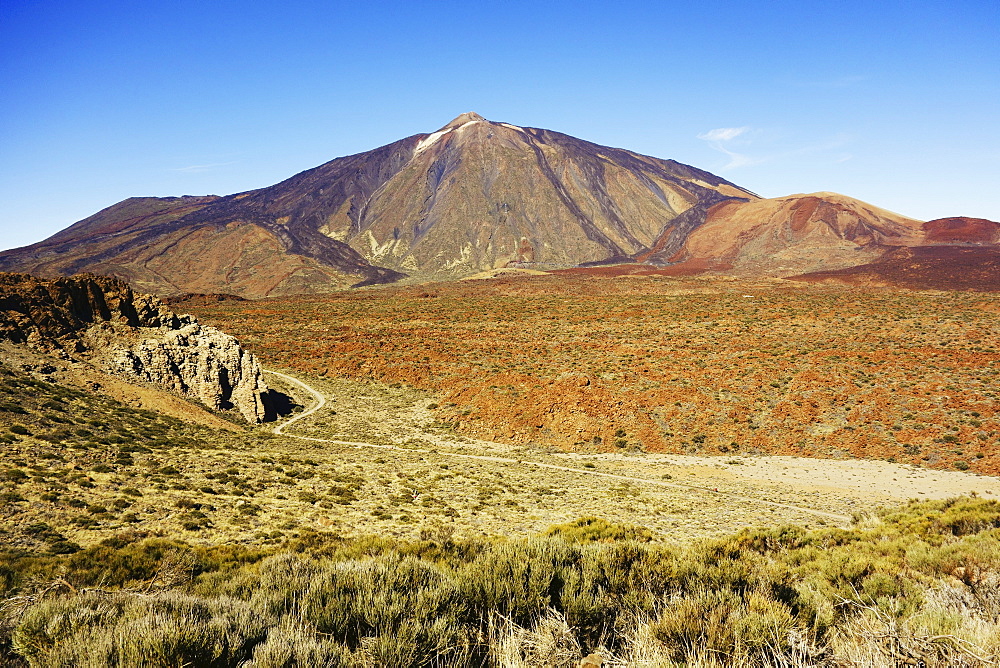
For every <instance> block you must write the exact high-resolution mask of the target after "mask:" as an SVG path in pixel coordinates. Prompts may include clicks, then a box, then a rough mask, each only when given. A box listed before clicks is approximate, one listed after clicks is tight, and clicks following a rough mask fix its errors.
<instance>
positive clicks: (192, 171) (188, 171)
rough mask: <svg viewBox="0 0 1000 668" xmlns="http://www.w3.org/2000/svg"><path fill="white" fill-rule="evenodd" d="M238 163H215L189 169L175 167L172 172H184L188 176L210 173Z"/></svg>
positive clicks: (189, 167) (190, 166)
mask: <svg viewBox="0 0 1000 668" xmlns="http://www.w3.org/2000/svg"><path fill="white" fill-rule="evenodd" d="M235 164H236V161H235V160H233V161H230V162H213V163H211V164H208V165H188V166H187V167H175V168H173V169H171V170H170V171H172V172H184V173H186V174H196V173H198V172H209V171H212V170H213V169H215V168H217V167H225V166H227V165H235Z"/></svg>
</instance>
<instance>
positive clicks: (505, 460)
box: [264, 369, 852, 524]
mask: <svg viewBox="0 0 1000 668" xmlns="http://www.w3.org/2000/svg"><path fill="white" fill-rule="evenodd" d="M264 373H270V374H273V375H275V376H278V377H280V378H283V379H284V380H286V381H288V382H290V383H292V384H293V385H295V386H297V387H299V388H301V389H302V390H304V391H305V392H307V393H309V394H310V395H312V397H313V399H315V400H316V404H315V405H314V406H312V407H311V408H308V409H307V410H305V411H303V412H302V413H300V414H298V415H296V416H295V417H293V418H290V419H288V420H286V421H285V422H283V423H281V424H280V425H278V426H276V427H275V428H274V429H273V430H272V431H273V432H274V433H275V434H278V435H280V436H286V437H288V438H297V439H299V440H302V441H312V442H314V443H332V444H334V445H345V446H349V447H354V448H359V449H360V448H373V449H379V450H397V451H400V452H419V453H423V454H433V455H437V456H439V457H454V458H456V459H468V460H473V461H481V462H491V463H497V464H511V465H514V466H534V467H535V468H540V469H549V470H552V471H565V472H568V473H578V474H581V475H589V476H596V477H599V478H611V479H613V480H624V481H626V482H633V483H639V484H643V485H650V486H652V487H667V488H670V489H680V490H686V491H697V492H703V493H706V494H713V495H715V496H720V497H725V498H727V499H732V500H734V501H741V502H744V503H746V502H749V503H756V504H761V505H765V506H771V507H774V508H784V509H785V510H794V511H797V512H800V513H805V514H807V515H816V516H818V517H823V518H826V519H831V520H835V521H837V522H840V523H842V524H850V523H851V521H852V520H851V518H850V517H848V516H846V515H838V514H837V513H830V512H826V511H824V510H816V509H815V508H806V507H803V506H796V505H792V504H788V503H779V502H778V501H768V500H767V499H760V498H757V497H752V496H744V495H742V494H732V493H730V492H721V491H719V490H718V489H716V488H713V487H703V486H700V485H686V484H684V483H677V482H664V481H662V480H651V479H649V478H636V477H633V476H627V475H621V474H618V473H604V472H602V471H593V470H590V469H578V468H573V467H570V466H559V465H558V464H546V463H545V462H535V461H531V460H527V459H514V458H512V457H498V456H495V455H469V454H465V453H460V452H441V451H440V450H429V449H427V448H402V447H399V446H396V445H379V444H376V443H362V442H357V441H338V440H335V439H329V438H315V437H313V436H300V435H298V434H288V433H285V429H286V428H287V427H289V426H291V425H293V424H295V423H296V422H298V421H299V420H302V419H303V418H307V417H309V416H310V415H312V414H313V413H315V412H316V411H318V410H320V409H321V408H323V407H324V406H326V397H324V396H323V395H322V393H320V392H319V391H317V390H316V389H314V388H312V387H310V386H309V385H306V384H305V383H303V382H302V381H301V380H299V379H298V378H295V377H293V376H289V375H288V374H284V373H280V372H278V371H270V370H267V369H265V370H264Z"/></svg>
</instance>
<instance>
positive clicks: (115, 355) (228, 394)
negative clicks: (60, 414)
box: [106, 321, 272, 422]
mask: <svg viewBox="0 0 1000 668" xmlns="http://www.w3.org/2000/svg"><path fill="white" fill-rule="evenodd" d="M157 333H158V334H160V336H157V337H153V338H145V339H143V340H142V341H140V342H138V343H136V344H134V345H132V346H131V347H129V348H118V349H115V350H114V351H113V352H112V353H111V354H110V355H108V356H107V358H106V365H107V367H108V369H109V370H110V371H111V372H113V373H115V374H118V375H123V376H132V377H134V378H137V379H139V380H141V381H144V382H147V383H154V384H157V385H162V386H164V387H168V388H170V389H172V390H175V391H178V392H181V393H183V394H187V395H191V396H194V397H197V398H198V400H199V401H201V402H202V403H203V404H205V405H207V406H210V407H212V408H215V409H229V408H235V409H237V410H238V411H239V412H240V414H241V415H243V417H244V418H246V420H247V421H248V422H262V421H264V420H265V419H269V418H271V417H272V416H271V415H270V411H269V406H268V404H267V401H266V399H267V397H268V388H267V385H265V384H264V381H263V377H262V372H261V368H260V364H258V363H257V360H256V359H255V358H254V356H253V355H251V354H250V353H248V352H246V351H245V350H243V349H242V348H241V347H240V345H239V343H238V342H237V341H236V339H234V338H233V337H231V336H229V335H228V334H226V333H224V332H221V331H219V330H217V329H215V328H214V327H207V326H204V325H200V324H198V323H197V322H193V321H189V322H187V323H185V324H184V325H183V326H182V327H181V328H180V329H166V330H165V331H162V332H157Z"/></svg>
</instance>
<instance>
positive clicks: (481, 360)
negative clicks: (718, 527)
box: [185, 273, 1000, 474]
mask: <svg viewBox="0 0 1000 668" xmlns="http://www.w3.org/2000/svg"><path fill="white" fill-rule="evenodd" d="M185 306H186V307H188V308H190V310H194V311H195V312H196V314H197V315H198V316H199V317H200V318H201V319H202V320H204V321H207V322H210V323H211V324H214V325H217V326H219V327H221V328H223V329H225V330H226V331H228V332H230V333H233V334H235V335H237V336H238V337H239V338H240V339H241V341H242V342H243V344H244V345H246V346H247V347H249V348H250V349H252V350H253V351H254V352H255V353H257V354H258V355H260V356H261V357H262V358H263V360H264V362H265V364H271V365H273V366H277V367H284V368H289V369H294V370H297V371H301V372H303V373H308V374H319V375H327V376H338V377H348V378H357V379H375V380H379V381H384V382H390V383H392V382H405V383H409V384H412V385H413V386H416V387H419V388H424V389H428V390H433V391H435V392H437V393H439V394H440V396H441V399H440V402H439V403H440V406H439V407H438V408H437V409H436V412H437V414H438V417H439V419H440V420H442V421H443V422H447V423H450V424H451V425H453V426H454V428H455V429H456V430H457V431H458V432H460V433H464V434H468V435H470V436H476V437H481V438H486V439H493V440H497V441H504V442H512V443H524V444H529V443H530V444H537V445H542V446H551V447H556V448H560V449H577V450H595V449H597V450H618V449H623V450H627V449H640V448H641V449H644V450H647V451H665V452H688V453H742V454H749V453H775V454H795V455H806V456H813V457H865V458H881V459H889V458H892V459H894V460H895V461H899V462H912V463H914V464H919V465H923V466H932V467H936V468H948V467H957V468H962V469H964V468H966V467H967V468H969V469H970V470H973V471H979V472H983V473H993V474H996V473H1000V447H998V434H1000V424H998V419H997V414H996V403H997V400H996V383H997V374H998V373H1000V326H998V325H997V315H998V311H1000V295H995V294H992V293H961V292H954V293H940V292H937V293H925V294H922V293H912V292H901V291H899V292H897V291H891V290H860V289H847V288H844V287H837V286H826V285H810V284H805V283H787V282H784V281H776V280H767V281H758V282H743V281H734V280H715V281H710V280H706V279H677V278H670V277H663V276H651V275H641V274H635V273H632V274H629V273H621V274H619V275H618V276H617V277H608V276H607V275H604V276H601V275H598V276H580V275H573V274H564V275H561V276H536V277H510V276H505V277H500V278H496V279H493V280H484V281H465V282H456V283H438V284H430V285H424V286H419V287H389V288H382V289H377V290H366V291H354V292H349V293H338V294H329V295H312V296H303V297H297V298H282V299H271V300H264V301H258V302H242V301H239V302H238V301H222V302H209V301H208V300H198V301H191V302H189V303H188V304H186V305H185Z"/></svg>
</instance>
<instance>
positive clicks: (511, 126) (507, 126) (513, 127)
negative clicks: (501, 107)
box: [500, 123, 524, 132]
mask: <svg viewBox="0 0 1000 668" xmlns="http://www.w3.org/2000/svg"><path fill="white" fill-rule="evenodd" d="M500 125H502V126H504V127H505V128H510V129H511V130H517V131H518V132H524V128H522V127H519V126H517V125H511V124H510V123H501V124H500Z"/></svg>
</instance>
